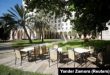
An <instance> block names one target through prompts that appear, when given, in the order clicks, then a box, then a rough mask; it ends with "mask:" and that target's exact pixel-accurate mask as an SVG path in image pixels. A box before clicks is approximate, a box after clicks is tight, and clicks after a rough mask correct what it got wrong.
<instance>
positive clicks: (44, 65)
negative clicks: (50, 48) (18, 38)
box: [0, 52, 96, 75]
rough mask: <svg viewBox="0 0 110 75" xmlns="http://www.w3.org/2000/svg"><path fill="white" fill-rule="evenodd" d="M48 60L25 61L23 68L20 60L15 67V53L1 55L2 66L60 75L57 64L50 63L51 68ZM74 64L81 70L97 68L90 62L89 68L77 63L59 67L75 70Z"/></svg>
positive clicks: (61, 64)
mask: <svg viewBox="0 0 110 75" xmlns="http://www.w3.org/2000/svg"><path fill="white" fill-rule="evenodd" d="M48 60H49V59H48V58H47V59H38V60H36V61H33V62H28V60H27V59H26V60H24V61H23V63H22V66H21V65H20V60H18V61H17V64H16V65H15V57H14V52H10V53H3V54H0V64H3V65H6V66H9V67H13V68H17V69H21V70H24V71H30V72H38V73H44V74H52V75H58V68H57V64H56V62H50V63H51V66H50V67H49V62H48ZM74 63H75V66H76V67H81V68H86V67H92V68H95V67H96V66H95V65H93V64H90V63H89V62H88V63H87V64H88V66H85V65H83V66H79V64H78V63H76V62H72V61H71V62H69V63H68V64H67V63H66V64H64V63H58V66H59V67H61V68H65V67H69V68H74Z"/></svg>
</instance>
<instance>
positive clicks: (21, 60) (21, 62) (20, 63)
mask: <svg viewBox="0 0 110 75" xmlns="http://www.w3.org/2000/svg"><path fill="white" fill-rule="evenodd" d="M20 65H21V66H22V58H21V63H20Z"/></svg>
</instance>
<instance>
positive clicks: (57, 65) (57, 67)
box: [57, 60, 58, 68]
mask: <svg viewBox="0 0 110 75" xmlns="http://www.w3.org/2000/svg"><path fill="white" fill-rule="evenodd" d="M57 68H58V60H57Z"/></svg>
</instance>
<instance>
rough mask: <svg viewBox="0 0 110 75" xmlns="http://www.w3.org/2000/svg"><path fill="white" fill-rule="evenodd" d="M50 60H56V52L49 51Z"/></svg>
mask: <svg viewBox="0 0 110 75" xmlns="http://www.w3.org/2000/svg"><path fill="white" fill-rule="evenodd" d="M49 54H50V60H52V61H56V60H57V58H58V57H57V56H58V55H57V51H56V50H50V53H49Z"/></svg>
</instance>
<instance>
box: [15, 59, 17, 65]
mask: <svg viewBox="0 0 110 75" xmlns="http://www.w3.org/2000/svg"><path fill="white" fill-rule="evenodd" d="M16 60H17V58H16V57H15V65H16Z"/></svg>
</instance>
